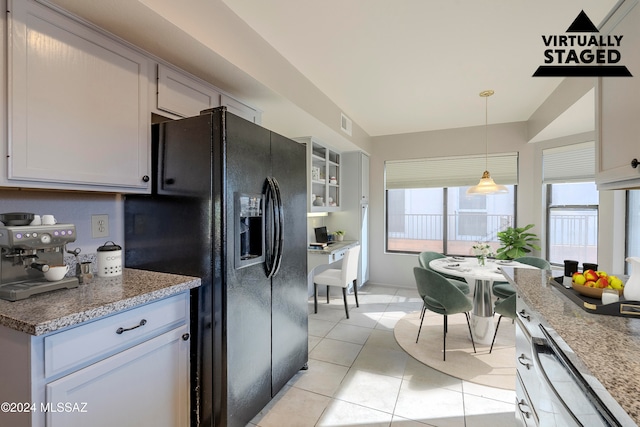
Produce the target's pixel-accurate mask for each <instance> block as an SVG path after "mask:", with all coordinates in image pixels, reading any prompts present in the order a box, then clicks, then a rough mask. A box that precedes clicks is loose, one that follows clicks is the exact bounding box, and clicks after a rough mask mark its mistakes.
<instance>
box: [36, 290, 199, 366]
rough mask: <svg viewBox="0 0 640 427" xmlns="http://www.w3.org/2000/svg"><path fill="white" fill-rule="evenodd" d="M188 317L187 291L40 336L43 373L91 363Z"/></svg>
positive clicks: (183, 321) (158, 333) (185, 321)
mask: <svg viewBox="0 0 640 427" xmlns="http://www.w3.org/2000/svg"><path fill="white" fill-rule="evenodd" d="M188 317H189V300H188V293H186V292H185V293H182V294H179V295H176V296H173V297H170V298H166V299H163V300H160V301H157V302H153V303H150V304H147V305H144V306H142V307H138V308H134V309H131V310H128V311H125V312H123V313H118V314H114V315H113V316H109V317H105V318H102V319H99V320H96V321H93V322H90V323H87V324H83V325H80V326H77V327H75V328H73V329H69V330H66V331H63V332H60V333H56V334H52V335H49V336H46V337H45V338H44V369H45V377H47V378H48V377H51V376H53V375H56V374H59V373H62V372H64V371H67V370H70V369H72V368H79V367H81V366H86V365H88V364H90V363H94V362H96V361H98V360H101V359H103V358H105V357H108V356H110V355H112V354H115V353H117V352H119V351H122V350H125V349H127V348H130V347H132V346H134V345H136V344H139V343H140V342H142V341H145V340H148V339H151V338H153V337H155V336H157V335H160V334H162V333H164V332H166V331H168V330H170V329H173V328H175V327H177V326H179V325H181V324H184V323H187V321H188Z"/></svg>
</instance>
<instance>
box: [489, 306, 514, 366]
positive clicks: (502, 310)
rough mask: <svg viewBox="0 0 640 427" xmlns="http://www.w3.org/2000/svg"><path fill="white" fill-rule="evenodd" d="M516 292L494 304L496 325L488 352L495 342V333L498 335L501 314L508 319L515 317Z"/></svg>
mask: <svg viewBox="0 0 640 427" xmlns="http://www.w3.org/2000/svg"><path fill="white" fill-rule="evenodd" d="M516 298H517V296H516V294H515V293H514V294H513V295H511V296H510V297H509V298H507V299H505V300H502V301H500V302H498V303H497V304H496V306H495V313H498V314H499V315H500V317H498V324H497V325H496V331H495V332H494V333H493V340H492V341H491V348H490V349H489V353H491V351H492V350H493V343H494V342H496V335H498V328H499V327H500V320H502V316H507V317H508V318H509V319H515V318H516Z"/></svg>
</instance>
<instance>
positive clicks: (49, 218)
mask: <svg viewBox="0 0 640 427" xmlns="http://www.w3.org/2000/svg"><path fill="white" fill-rule="evenodd" d="M42 223H43V224H44V225H53V224H56V223H57V221H56V219H55V217H54V216H53V215H42Z"/></svg>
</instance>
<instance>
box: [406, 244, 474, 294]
mask: <svg viewBox="0 0 640 427" xmlns="http://www.w3.org/2000/svg"><path fill="white" fill-rule="evenodd" d="M440 258H446V257H445V256H444V255H443V254H441V253H439V252H430V251H425V252H420V255H418V262H419V263H420V267H422V268H424V269H426V270H429V271H433V270H432V269H431V268H429V263H430V262H431V261H433V260H434V259H440ZM438 274H440V275H441V276H444V277H446V278H447V279H449V281H450V282H451V283H453V285H454V286H455V287H456V288H458V289H460V290H461V291H462V293H463V294H465V295H468V294H469V284H468V283H467V282H465V281H464V280H459V278H458V277H455V276H451V275H449V274H444V273H438Z"/></svg>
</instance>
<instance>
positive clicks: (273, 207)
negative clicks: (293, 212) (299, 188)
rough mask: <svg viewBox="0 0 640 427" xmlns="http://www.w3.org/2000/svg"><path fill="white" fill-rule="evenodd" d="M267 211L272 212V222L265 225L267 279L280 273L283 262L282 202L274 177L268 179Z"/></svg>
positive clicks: (266, 193)
mask: <svg viewBox="0 0 640 427" xmlns="http://www.w3.org/2000/svg"><path fill="white" fill-rule="evenodd" d="M265 197H266V209H267V210H269V211H270V212H269V213H270V214H271V215H270V216H269V219H270V222H269V223H265V227H266V230H265V235H266V236H267V239H268V242H267V245H268V247H267V256H266V261H265V263H266V272H267V277H268V278H271V277H273V276H275V275H276V274H277V273H278V270H279V269H280V263H281V261H282V243H283V235H284V230H283V225H284V221H283V212H282V200H281V198H280V188H279V186H278V181H276V179H275V178H273V177H267V189H266V192H265Z"/></svg>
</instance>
